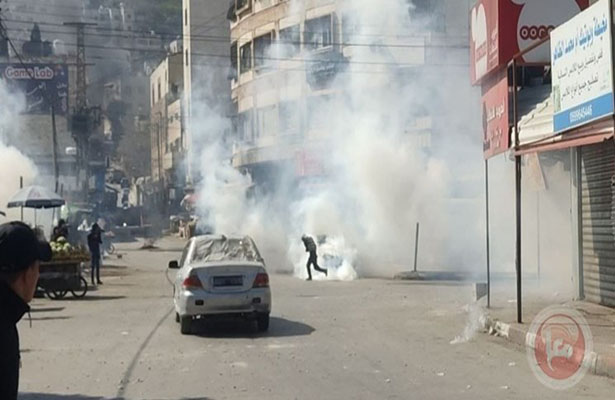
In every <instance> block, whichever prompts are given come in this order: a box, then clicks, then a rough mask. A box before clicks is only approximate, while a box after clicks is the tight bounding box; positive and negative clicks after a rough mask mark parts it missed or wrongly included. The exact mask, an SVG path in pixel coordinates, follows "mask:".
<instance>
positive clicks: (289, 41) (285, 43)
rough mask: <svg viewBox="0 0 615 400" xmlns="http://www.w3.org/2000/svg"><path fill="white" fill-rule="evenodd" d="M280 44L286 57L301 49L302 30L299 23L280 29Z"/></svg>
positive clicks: (294, 54)
mask: <svg viewBox="0 0 615 400" xmlns="http://www.w3.org/2000/svg"><path fill="white" fill-rule="evenodd" d="M279 41H280V46H281V48H282V55H283V56H284V57H294V56H296V55H297V54H299V52H300V51H301V30H300V27H299V24H297V25H293V26H289V27H288V28H284V29H280V37H279Z"/></svg>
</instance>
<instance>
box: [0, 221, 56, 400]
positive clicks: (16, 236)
mask: <svg viewBox="0 0 615 400" xmlns="http://www.w3.org/2000/svg"><path fill="white" fill-rule="evenodd" d="M51 256H52V254H51V247H50V246H49V243H47V242H46V241H42V240H40V239H39V238H37V236H36V234H35V233H34V231H33V230H32V229H31V228H30V227H29V226H28V225H26V224H24V223H22V222H9V223H5V224H2V225H0V399H3V400H15V399H17V393H18V389H19V368H20V363H21V358H20V352H19V332H18V330H17V323H18V322H19V320H21V318H22V317H23V316H24V315H25V314H26V313H29V312H30V306H29V305H28V303H29V302H30V301H32V298H33V297H34V292H35V290H36V285H37V282H38V277H39V264H40V262H41V261H50V260H51Z"/></svg>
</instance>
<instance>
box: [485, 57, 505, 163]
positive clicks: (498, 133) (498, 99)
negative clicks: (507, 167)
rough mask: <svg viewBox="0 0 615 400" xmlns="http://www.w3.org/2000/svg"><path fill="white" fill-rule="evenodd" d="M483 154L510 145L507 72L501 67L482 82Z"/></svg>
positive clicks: (503, 150)
mask: <svg viewBox="0 0 615 400" xmlns="http://www.w3.org/2000/svg"><path fill="white" fill-rule="evenodd" d="M482 103H483V154H484V157H485V159H488V158H491V157H493V156H495V155H497V154H500V153H503V152H505V151H507V150H508V148H509V147H510V121H509V113H508V110H509V95H508V73H507V70H506V69H503V70H501V71H499V72H498V73H497V75H496V76H495V77H493V78H490V79H488V80H486V81H485V82H484V83H483V99H482Z"/></svg>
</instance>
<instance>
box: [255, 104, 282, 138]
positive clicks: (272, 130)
mask: <svg viewBox="0 0 615 400" xmlns="http://www.w3.org/2000/svg"><path fill="white" fill-rule="evenodd" d="M277 132H278V112H277V110H276V107H275V105H273V106H268V107H262V108H259V109H257V110H256V132H255V133H256V135H255V136H256V137H264V136H275V135H277Z"/></svg>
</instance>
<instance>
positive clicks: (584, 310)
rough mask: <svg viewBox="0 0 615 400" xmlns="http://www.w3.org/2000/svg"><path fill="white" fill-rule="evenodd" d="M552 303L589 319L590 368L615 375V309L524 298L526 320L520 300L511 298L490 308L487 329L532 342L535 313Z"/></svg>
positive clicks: (523, 343) (522, 342)
mask: <svg viewBox="0 0 615 400" xmlns="http://www.w3.org/2000/svg"><path fill="white" fill-rule="evenodd" d="M552 305H563V306H569V307H572V308H573V309H575V310H577V311H578V312H579V313H580V314H581V315H583V317H584V318H585V319H586V320H587V323H588V326H589V329H590V330H591V333H592V337H593V343H594V344H593V346H594V349H593V353H592V354H591V355H590V359H591V365H590V368H589V372H590V373H592V374H595V375H600V376H607V377H610V378H614V379H615V309H614V308H609V307H605V306H600V305H597V304H593V303H588V302H584V301H561V300H560V301H558V299H546V298H535V297H531V298H528V297H526V296H524V298H523V324H518V323H517V322H516V321H517V304H516V302H514V301H509V302H508V304H506V305H504V306H502V305H501V304H500V305H499V306H496V307H492V308H491V309H488V310H487V317H486V319H485V330H486V331H487V333H488V334H491V335H495V336H501V337H503V338H506V339H507V340H509V341H510V342H512V343H516V344H518V345H520V346H523V347H525V346H527V345H528V344H529V343H532V341H531V339H532V337H531V334H528V330H529V328H530V325H531V323H532V320H533V319H534V317H535V316H536V315H537V314H538V313H539V312H540V311H542V310H543V309H544V308H546V307H548V306H552Z"/></svg>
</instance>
